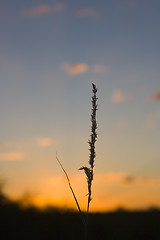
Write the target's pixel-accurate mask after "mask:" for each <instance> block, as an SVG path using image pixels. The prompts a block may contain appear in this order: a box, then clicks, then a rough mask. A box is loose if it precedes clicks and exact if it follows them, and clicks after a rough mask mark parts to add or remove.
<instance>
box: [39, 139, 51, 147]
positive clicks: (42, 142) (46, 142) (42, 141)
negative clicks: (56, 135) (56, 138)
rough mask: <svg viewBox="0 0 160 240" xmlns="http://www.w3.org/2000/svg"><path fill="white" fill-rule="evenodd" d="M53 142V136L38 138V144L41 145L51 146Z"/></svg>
mask: <svg viewBox="0 0 160 240" xmlns="http://www.w3.org/2000/svg"><path fill="white" fill-rule="evenodd" d="M52 144H53V140H52V139H51V138H38V139H37V145H38V146H40V147H50V146H51V145H52Z"/></svg>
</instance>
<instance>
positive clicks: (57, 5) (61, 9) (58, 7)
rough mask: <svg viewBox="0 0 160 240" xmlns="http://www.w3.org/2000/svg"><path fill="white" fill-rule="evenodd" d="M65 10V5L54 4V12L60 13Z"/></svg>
mask: <svg viewBox="0 0 160 240" xmlns="http://www.w3.org/2000/svg"><path fill="white" fill-rule="evenodd" d="M64 9H65V5H64V3H58V2H57V3H54V4H53V5H52V10H53V11H56V12H60V11H63V10H64Z"/></svg>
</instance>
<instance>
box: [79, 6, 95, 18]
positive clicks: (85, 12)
mask: <svg viewBox="0 0 160 240" xmlns="http://www.w3.org/2000/svg"><path fill="white" fill-rule="evenodd" d="M97 15H98V14H97V13H96V12H95V11H94V10H93V9H92V8H82V9H79V10H78V11H77V16H78V17H80V18H85V17H97Z"/></svg>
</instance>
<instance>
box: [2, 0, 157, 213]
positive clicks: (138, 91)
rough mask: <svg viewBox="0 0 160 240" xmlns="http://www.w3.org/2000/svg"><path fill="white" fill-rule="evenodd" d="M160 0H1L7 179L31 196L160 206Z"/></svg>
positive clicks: (96, 204)
mask: <svg viewBox="0 0 160 240" xmlns="http://www.w3.org/2000/svg"><path fill="white" fill-rule="evenodd" d="M159 13H160V1H158V0H152V1H151V0H115V1H113V0H98V1H97V0H92V1H89V0H86V1H84V0H81V1H75V0H68V1H62V2H59V1H53V0H45V1H41V0H34V1H31V0H28V1H24V0H14V1H13V0H1V1H0V36H1V37H0V111H1V114H0V115H1V117H0V182H1V183H2V189H3V192H4V193H5V195H6V196H8V197H9V198H11V199H13V200H21V201H22V202H23V204H30V203H33V204H35V205H37V206H45V205H47V204H53V205H56V206H60V207H71V208H76V205H75V202H74V199H73V196H72V194H71V192H70V189H69V187H68V183H67V180H66V177H65V175H64V173H63V171H62V170H61V168H60V166H59V164H58V163H57V161H56V152H57V153H58V157H59V159H60V160H61V162H62V163H63V166H64V168H65V169H66V171H67V173H68V175H69V176H70V180H71V182H72V185H73V188H74V190H75V193H76V195H77V198H78V199H79V202H80V204H81V206H82V209H84V208H86V201H87V197H86V194H87V185H86V177H85V175H84V174H83V172H80V171H78V169H79V168H80V167H81V166H83V165H87V162H88V159H89V157H88V156H89V152H88V148H89V146H88V143H87V142H88V139H89V136H90V127H91V122H90V114H91V96H92V83H95V84H96V86H97V88H98V92H97V95H98V112H97V122H98V130H97V132H98V139H97V143H96V160H95V169H94V171H95V174H94V182H93V196H92V197H93V201H92V202H91V206H90V210H91V212H93V211H108V210H114V209H116V208H118V207H124V208H126V209H132V210H135V209H146V208H148V207H151V206H155V207H160V145H159V144H160V65H159V63H160V28H159V23H160V14H159Z"/></svg>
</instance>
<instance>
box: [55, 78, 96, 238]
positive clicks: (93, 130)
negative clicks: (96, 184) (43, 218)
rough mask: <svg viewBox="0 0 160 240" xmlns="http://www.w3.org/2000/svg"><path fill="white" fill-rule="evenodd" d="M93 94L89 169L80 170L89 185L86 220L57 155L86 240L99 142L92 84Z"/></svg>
mask: <svg viewBox="0 0 160 240" xmlns="http://www.w3.org/2000/svg"><path fill="white" fill-rule="evenodd" d="M92 92H93V96H92V113H91V135H90V139H89V140H88V144H89V167H84V166H83V167H81V168H79V170H84V172H85V174H86V177H87V185H88V194H87V195H88V201H87V211H86V218H84V215H83V213H82V211H81V208H80V205H79V203H78V200H77V198H76V195H75V193H74V191H73V188H72V186H71V182H70V179H69V176H68V174H67V172H66V171H65V169H64V168H63V165H62V163H61V162H60V161H59V159H58V157H57V154H56V159H57V161H58V163H59V164H60V166H61V168H62V170H63V172H64V174H65V175H66V178H67V181H68V184H69V187H70V190H71V192H72V195H73V197H74V200H75V202H76V205H77V208H78V211H79V213H80V216H81V219H82V223H83V226H84V236H85V240H87V239H88V217H89V209H90V202H91V200H92V181H93V175H94V172H93V169H94V162H95V157H96V152H95V143H96V140H97V121H96V112H97V99H98V98H97V96H96V93H97V88H96V85H95V84H93V83H92Z"/></svg>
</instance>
